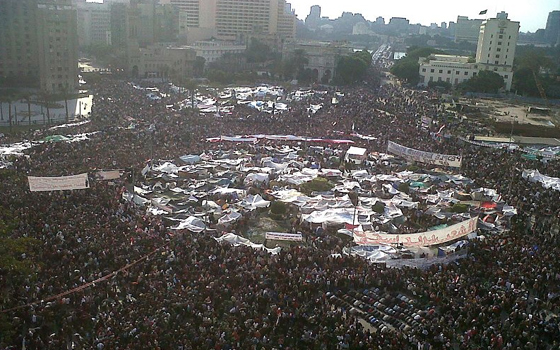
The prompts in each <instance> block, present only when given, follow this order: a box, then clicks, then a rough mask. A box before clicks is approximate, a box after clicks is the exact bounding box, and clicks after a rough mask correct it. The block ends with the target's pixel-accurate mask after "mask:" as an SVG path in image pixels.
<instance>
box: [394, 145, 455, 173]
mask: <svg viewBox="0 0 560 350" xmlns="http://www.w3.org/2000/svg"><path fill="white" fill-rule="evenodd" d="M387 152H390V153H393V154H396V155H398V156H401V157H403V158H406V159H409V160H414V161H417V162H421V163H427V164H434V165H443V166H450V167H454V168H460V167H461V156H456V155H449V154H439V153H432V152H424V151H419V150H416V149H414V148H408V147H405V146H401V145H399V144H398V143H394V142H392V141H389V144H388V145H387Z"/></svg>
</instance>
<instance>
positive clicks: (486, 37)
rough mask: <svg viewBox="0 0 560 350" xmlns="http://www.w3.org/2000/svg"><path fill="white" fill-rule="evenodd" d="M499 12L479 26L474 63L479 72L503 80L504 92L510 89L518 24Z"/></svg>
mask: <svg viewBox="0 0 560 350" xmlns="http://www.w3.org/2000/svg"><path fill="white" fill-rule="evenodd" d="M507 16H508V15H507V13H505V12H503V11H502V12H500V13H498V15H497V16H496V18H490V19H487V20H486V21H484V22H482V24H481V25H480V35H479V37H478V45H477V49H476V63H477V64H478V65H479V68H480V69H481V70H490V71H493V72H496V73H498V74H499V75H501V76H502V78H504V82H505V87H506V90H510V89H511V84H512V80H513V59H514V57H515V48H516V46H517V39H518V38H519V22H515V21H510V20H509V19H508V18H507Z"/></svg>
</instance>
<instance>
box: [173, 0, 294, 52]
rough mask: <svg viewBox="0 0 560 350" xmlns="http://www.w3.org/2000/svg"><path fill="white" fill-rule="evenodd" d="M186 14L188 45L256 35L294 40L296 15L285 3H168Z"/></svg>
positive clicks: (230, 0)
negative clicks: (212, 39) (212, 38)
mask: <svg viewBox="0 0 560 350" xmlns="http://www.w3.org/2000/svg"><path fill="white" fill-rule="evenodd" d="M166 2H168V3H170V4H173V5H175V6H177V8H179V10H180V11H182V12H183V13H184V15H183V16H182V17H183V19H182V20H181V21H182V23H183V24H182V26H183V27H184V28H185V32H186V35H187V41H188V42H189V43H192V42H195V41H199V40H205V39H210V38H211V37H215V38H218V39H220V40H243V39H247V38H248V37H253V36H255V35H262V36H277V37H278V38H279V39H280V40H291V39H293V38H294V37H295V33H296V16H295V13H294V11H292V9H291V7H290V6H289V4H287V3H286V1H285V0H166Z"/></svg>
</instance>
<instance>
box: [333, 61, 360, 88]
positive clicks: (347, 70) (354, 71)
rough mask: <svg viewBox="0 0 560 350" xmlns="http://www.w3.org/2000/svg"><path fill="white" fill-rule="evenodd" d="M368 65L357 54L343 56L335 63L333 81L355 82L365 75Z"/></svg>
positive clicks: (341, 83)
mask: <svg viewBox="0 0 560 350" xmlns="http://www.w3.org/2000/svg"><path fill="white" fill-rule="evenodd" d="M367 69H368V65H367V63H366V62H364V60H362V59H360V58H359V57H358V56H356V55H353V56H343V57H341V58H340V59H339V61H338V63H337V65H336V76H335V83H336V84H337V85H348V84H352V83H355V82H357V81H358V80H360V79H362V78H363V77H364V76H365V73H366V71H367Z"/></svg>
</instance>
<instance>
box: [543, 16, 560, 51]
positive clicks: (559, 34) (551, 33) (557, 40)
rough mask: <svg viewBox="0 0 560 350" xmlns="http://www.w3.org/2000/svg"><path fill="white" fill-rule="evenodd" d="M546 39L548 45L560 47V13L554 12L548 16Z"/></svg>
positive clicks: (545, 31)
mask: <svg viewBox="0 0 560 350" xmlns="http://www.w3.org/2000/svg"><path fill="white" fill-rule="evenodd" d="M544 39H545V41H546V43H548V44H551V45H555V44H558V45H560V11H552V12H550V13H549V14H548V19H547V21H546V29H545V30H544Z"/></svg>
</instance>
